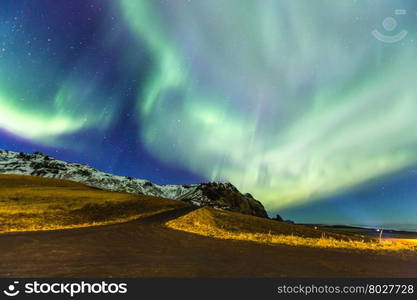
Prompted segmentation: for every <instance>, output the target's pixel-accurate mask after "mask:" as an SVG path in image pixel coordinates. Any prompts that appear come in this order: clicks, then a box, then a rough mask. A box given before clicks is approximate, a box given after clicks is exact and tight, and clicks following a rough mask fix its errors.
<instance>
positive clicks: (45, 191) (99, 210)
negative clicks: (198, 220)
mask: <svg viewBox="0 0 417 300" xmlns="http://www.w3.org/2000/svg"><path fill="white" fill-rule="evenodd" d="M184 206H187V204H185V203H184V202H182V201H175V200H168V199H162V198H158V197H151V196H144V195H134V194H127V193H116V192H109V191H103V190H99V189H94V188H90V187H87V186H85V185H83V184H80V183H76V182H72V181H67V180H57V179H47V178H41V177H32V176H20V175H0V233H4V232H11V231H29V230H50V229H63V228H75V227H85V226H91V225H102V224H110V223H116V222H122V221H128V220H132V219H135V218H139V217H143V216H148V215H152V214H156V213H160V212H163V211H167V210H171V209H175V208H180V207H184Z"/></svg>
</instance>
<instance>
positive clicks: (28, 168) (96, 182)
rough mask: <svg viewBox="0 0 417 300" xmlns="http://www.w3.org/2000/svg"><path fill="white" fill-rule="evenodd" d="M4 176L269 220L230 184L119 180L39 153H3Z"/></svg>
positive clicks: (0, 166) (1, 171)
mask: <svg viewBox="0 0 417 300" xmlns="http://www.w3.org/2000/svg"><path fill="white" fill-rule="evenodd" d="M0 174H20V175H32V176H42V177H49V178H58V179H67V180H72V181H76V182H80V183H83V184H86V185H88V186H92V187H96V188H100V189H103V190H110V191H117V192H127V193H135V194H144V195H150V196H157V197H162V198H169V199H175V200H182V201H188V202H191V203H193V204H194V205H198V206H204V205H208V206H212V207H216V208H220V209H225V210H230V211H236V212H241V213H244V214H249V215H254V216H259V217H267V213H266V211H265V209H264V207H263V205H262V203H261V202H259V201H257V200H256V199H254V198H253V197H252V196H251V195H250V194H242V193H240V192H239V191H238V189H237V188H236V187H235V186H234V185H232V184H231V183H229V182H208V183H201V184H191V185H157V184H154V183H152V182H150V181H148V180H144V179H136V178H131V177H124V176H117V175H112V174H108V173H104V172H101V171H99V170H96V169H94V168H92V167H89V166H86V165H81V164H77V163H69V162H65V161H61V160H56V159H54V158H52V157H49V156H45V155H43V154H41V153H39V152H35V153H33V154H26V153H23V152H20V153H19V152H12V151H7V150H0Z"/></svg>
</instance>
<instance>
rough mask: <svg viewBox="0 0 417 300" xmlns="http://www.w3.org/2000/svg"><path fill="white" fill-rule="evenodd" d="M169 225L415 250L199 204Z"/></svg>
mask: <svg viewBox="0 0 417 300" xmlns="http://www.w3.org/2000/svg"><path fill="white" fill-rule="evenodd" d="M166 225H167V226H168V227H169V228H172V229H177V230H183V231H186V232H191V233H196V234H200V235H204V236H209V237H215V238H220V239H234V240H245V241H254V242H259V243H272V244H283V245H289V246H307V247H317V248H343V249H353V250H383V251H401V250H404V251H413V252H415V251H416V249H417V248H416V247H415V246H414V245H412V244H407V243H401V242H395V241H388V240H387V241H382V242H379V241H378V240H376V239H371V238H365V237H363V236H360V235H354V234H351V235H343V234H338V233H331V232H327V231H322V230H320V229H317V230H316V229H314V228H310V227H307V226H301V225H292V224H287V223H284V222H277V221H273V220H267V219H262V218H258V217H253V216H248V215H242V214H238V213H233V212H229V211H221V210H217V209H213V208H209V207H203V208H200V209H198V210H195V211H192V212H190V213H188V214H186V215H184V216H182V217H180V218H177V219H174V220H171V221H169V222H167V223H166Z"/></svg>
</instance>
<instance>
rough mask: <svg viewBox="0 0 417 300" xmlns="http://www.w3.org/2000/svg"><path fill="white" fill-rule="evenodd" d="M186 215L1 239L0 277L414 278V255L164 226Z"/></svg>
mask: <svg viewBox="0 0 417 300" xmlns="http://www.w3.org/2000/svg"><path fill="white" fill-rule="evenodd" d="M189 210H190V209H189V208H186V209H179V210H175V211H170V212H166V213H162V214H159V215H156V216H151V217H148V218H144V219H140V220H137V221H133V222H129V223H123V224H116V225H109V226H102V227H90V228H81V229H73V230H58V231H45V232H29V233H12V234H5V235H0V277H283V276H285V277H287V276H291V277H417V255H414V256H401V255H399V254H391V255H381V254H370V253H365V252H353V251H341V250H323V249H313V248H304V247H289V246H280V245H263V244H256V243H251V242H242V241H227V240H218V239H212V238H207V237H202V236H198V235H194V234H189V233H185V232H181V231H175V230H171V229H168V228H166V227H164V225H163V224H164V222H166V221H168V220H170V219H173V218H175V217H178V216H181V215H183V214H185V213H187V212H188V211H189Z"/></svg>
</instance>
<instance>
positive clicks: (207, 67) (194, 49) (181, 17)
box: [0, 0, 417, 229]
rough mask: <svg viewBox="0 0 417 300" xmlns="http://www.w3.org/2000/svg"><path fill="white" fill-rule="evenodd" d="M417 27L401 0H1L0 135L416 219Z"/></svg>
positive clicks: (108, 167) (394, 218) (161, 176)
mask: <svg viewBox="0 0 417 300" xmlns="http://www.w3.org/2000/svg"><path fill="white" fill-rule="evenodd" d="M398 9H402V10H401V11H399V10H398ZM372 32H373V33H372ZM375 33H376V34H375ZM416 33H417V6H416V5H415V1H414V0H409V1H395V2H394V1H388V0H386V1H383V0H378V1H377V0H373V1H371V0H361V1H359V0H358V1H355V0H343V1H334V0H317V1H310V0H281V1H276V0H262V1H251V0H210V1H205V0H176V1H174V0H172V1H170V0H164V1H163V0H159V1H158V0H120V1H119V0H117V1H115V0H97V1H94V0H71V1H68V0H48V1H47V0H37V1H33V0H28V1H23V0H22V1H21V0H14V1H13V0H2V1H1V2H0V148H3V149H8V150H13V151H24V152H34V151H41V152H43V153H45V154H48V155H51V156H54V157H56V158H58V159H62V160H67V161H73V162H79V163H85V164H89V165H91V166H93V167H95V168H98V169H100V170H103V171H106V172H111V173H115V174H118V175H126V176H132V177H138V178H145V179H149V180H151V181H153V182H155V183H159V184H180V183H182V184H186V183H197V182H201V181H208V180H222V181H230V182H232V183H233V184H234V185H236V186H237V187H238V188H239V189H240V190H241V191H242V192H250V193H251V194H253V195H254V196H255V197H256V198H257V199H259V200H261V201H262V202H263V203H264V205H265V206H266V208H267V210H268V212H269V214H270V215H274V214H275V213H276V212H279V213H280V214H281V215H282V216H283V217H284V218H289V219H293V220H295V221H297V222H321V223H345V224H365V225H366V224H369V225H378V226H385V227H397V228H399V227H401V226H400V225H394V224H405V225H404V226H403V227H407V226H408V227H409V228H415V229H417V225H416V224H417V123H416V122H417V90H416V87H417V71H416V70H417V39H416ZM413 224H414V225H413Z"/></svg>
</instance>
